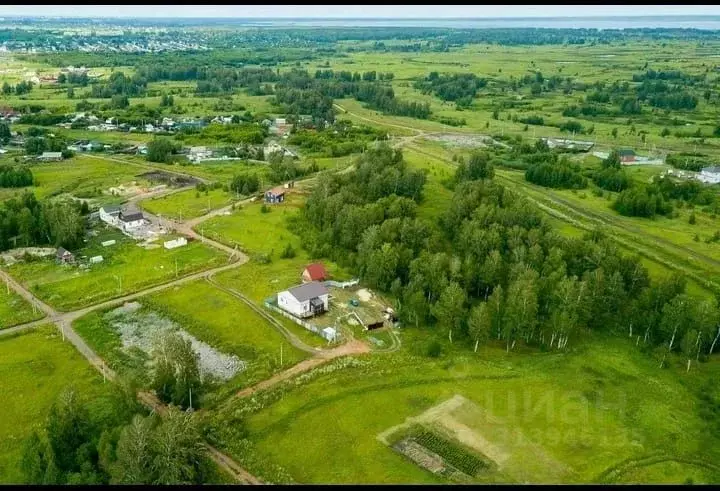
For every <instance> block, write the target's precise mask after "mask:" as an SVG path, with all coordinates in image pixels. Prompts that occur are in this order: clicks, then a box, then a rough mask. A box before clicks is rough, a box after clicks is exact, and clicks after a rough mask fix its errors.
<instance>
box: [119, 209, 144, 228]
mask: <svg viewBox="0 0 720 491" xmlns="http://www.w3.org/2000/svg"><path fill="white" fill-rule="evenodd" d="M119 219H120V226H121V227H122V228H123V230H125V231H126V232H127V231H128V230H132V229H136V228H138V227H141V226H142V225H143V224H144V223H145V217H144V216H143V214H142V212H139V211H132V212H129V211H121V212H120V216H119Z"/></svg>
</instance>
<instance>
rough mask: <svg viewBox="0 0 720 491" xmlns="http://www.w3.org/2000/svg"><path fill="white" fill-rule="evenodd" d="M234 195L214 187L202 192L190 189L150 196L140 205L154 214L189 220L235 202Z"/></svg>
mask: <svg viewBox="0 0 720 491" xmlns="http://www.w3.org/2000/svg"><path fill="white" fill-rule="evenodd" d="M233 198H234V195H233V194H232V193H226V192H225V191H223V190H222V189H213V190H212V191H208V194H207V196H206V195H205V193H200V192H198V191H196V190H195V189H188V190H187V191H181V192H179V193H173V194H171V195H169V196H164V197H160V198H150V199H147V200H144V201H141V202H140V206H141V207H142V208H143V209H145V210H147V211H149V212H150V213H152V214H154V215H162V216H164V217H168V218H178V219H180V220H187V219H189V218H196V217H199V216H202V215H204V214H206V213H208V212H210V211H212V210H214V209H216V208H222V207H223V206H226V205H229V204H231V203H232V202H233Z"/></svg>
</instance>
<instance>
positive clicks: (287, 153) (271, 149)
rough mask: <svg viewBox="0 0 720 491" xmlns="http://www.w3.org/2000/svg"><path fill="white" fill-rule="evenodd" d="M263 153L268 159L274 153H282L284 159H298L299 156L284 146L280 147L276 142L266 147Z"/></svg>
mask: <svg viewBox="0 0 720 491" xmlns="http://www.w3.org/2000/svg"><path fill="white" fill-rule="evenodd" d="M263 152H264V153H265V158H266V159H267V158H268V156H270V155H272V154H273V153H280V154H282V156H283V157H292V158H294V159H296V158H297V154H296V153H295V152H293V151H292V150H289V149H287V148H285V147H283V146H282V145H278V144H277V143H276V142H272V143H270V144H269V145H268V146H266V147H265V148H264V149H263Z"/></svg>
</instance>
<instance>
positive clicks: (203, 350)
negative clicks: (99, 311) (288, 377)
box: [105, 302, 246, 381]
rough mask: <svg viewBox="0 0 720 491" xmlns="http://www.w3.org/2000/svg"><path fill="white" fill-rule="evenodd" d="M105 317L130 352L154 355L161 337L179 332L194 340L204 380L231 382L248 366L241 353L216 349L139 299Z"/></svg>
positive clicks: (184, 336)
mask: <svg viewBox="0 0 720 491" xmlns="http://www.w3.org/2000/svg"><path fill="white" fill-rule="evenodd" d="M105 319H106V320H107V321H108V322H109V324H110V326H111V327H112V328H113V329H114V330H115V331H116V332H117V333H118V334H119V335H120V341H121V342H122V346H123V350H124V351H126V352H128V353H130V352H131V351H132V350H133V349H137V350H140V351H142V352H143V353H145V354H147V355H151V353H152V351H153V348H154V346H155V342H156V340H157V338H158V337H159V336H161V335H163V334H166V333H169V332H176V333H178V334H179V335H180V336H181V337H182V338H183V339H186V340H188V341H190V344H191V346H192V349H193V351H194V352H195V354H196V355H197V357H198V368H199V370H200V375H201V377H202V378H203V379H205V378H212V379H215V380H220V381H227V380H230V379H231V378H233V377H234V376H235V375H236V374H238V373H240V372H242V371H243V370H245V368H246V364H245V362H244V361H243V360H241V359H240V358H238V357H237V356H235V355H228V354H226V353H222V352H220V351H218V350H216V349H214V348H213V347H212V346H210V345H208V344H207V343H204V342H203V341H200V340H199V339H197V338H195V337H194V336H193V335H191V334H190V333H188V332H187V331H185V330H183V329H182V328H181V327H180V326H179V325H178V324H177V323H175V322H174V321H172V320H170V319H167V318H166V317H163V316H162V315H160V314H158V313H157V312H153V311H146V310H142V305H141V304H140V303H138V302H130V303H127V304H125V305H123V306H121V307H118V308H116V309H115V310H111V311H110V312H108V313H107V314H105Z"/></svg>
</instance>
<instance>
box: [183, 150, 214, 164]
mask: <svg viewBox="0 0 720 491" xmlns="http://www.w3.org/2000/svg"><path fill="white" fill-rule="evenodd" d="M212 155H213V152H212V150H209V149H208V148H207V147H190V152H189V153H188V159H189V160H190V161H192V162H200V161H201V160H206V159H209V158H211V157H212Z"/></svg>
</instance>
